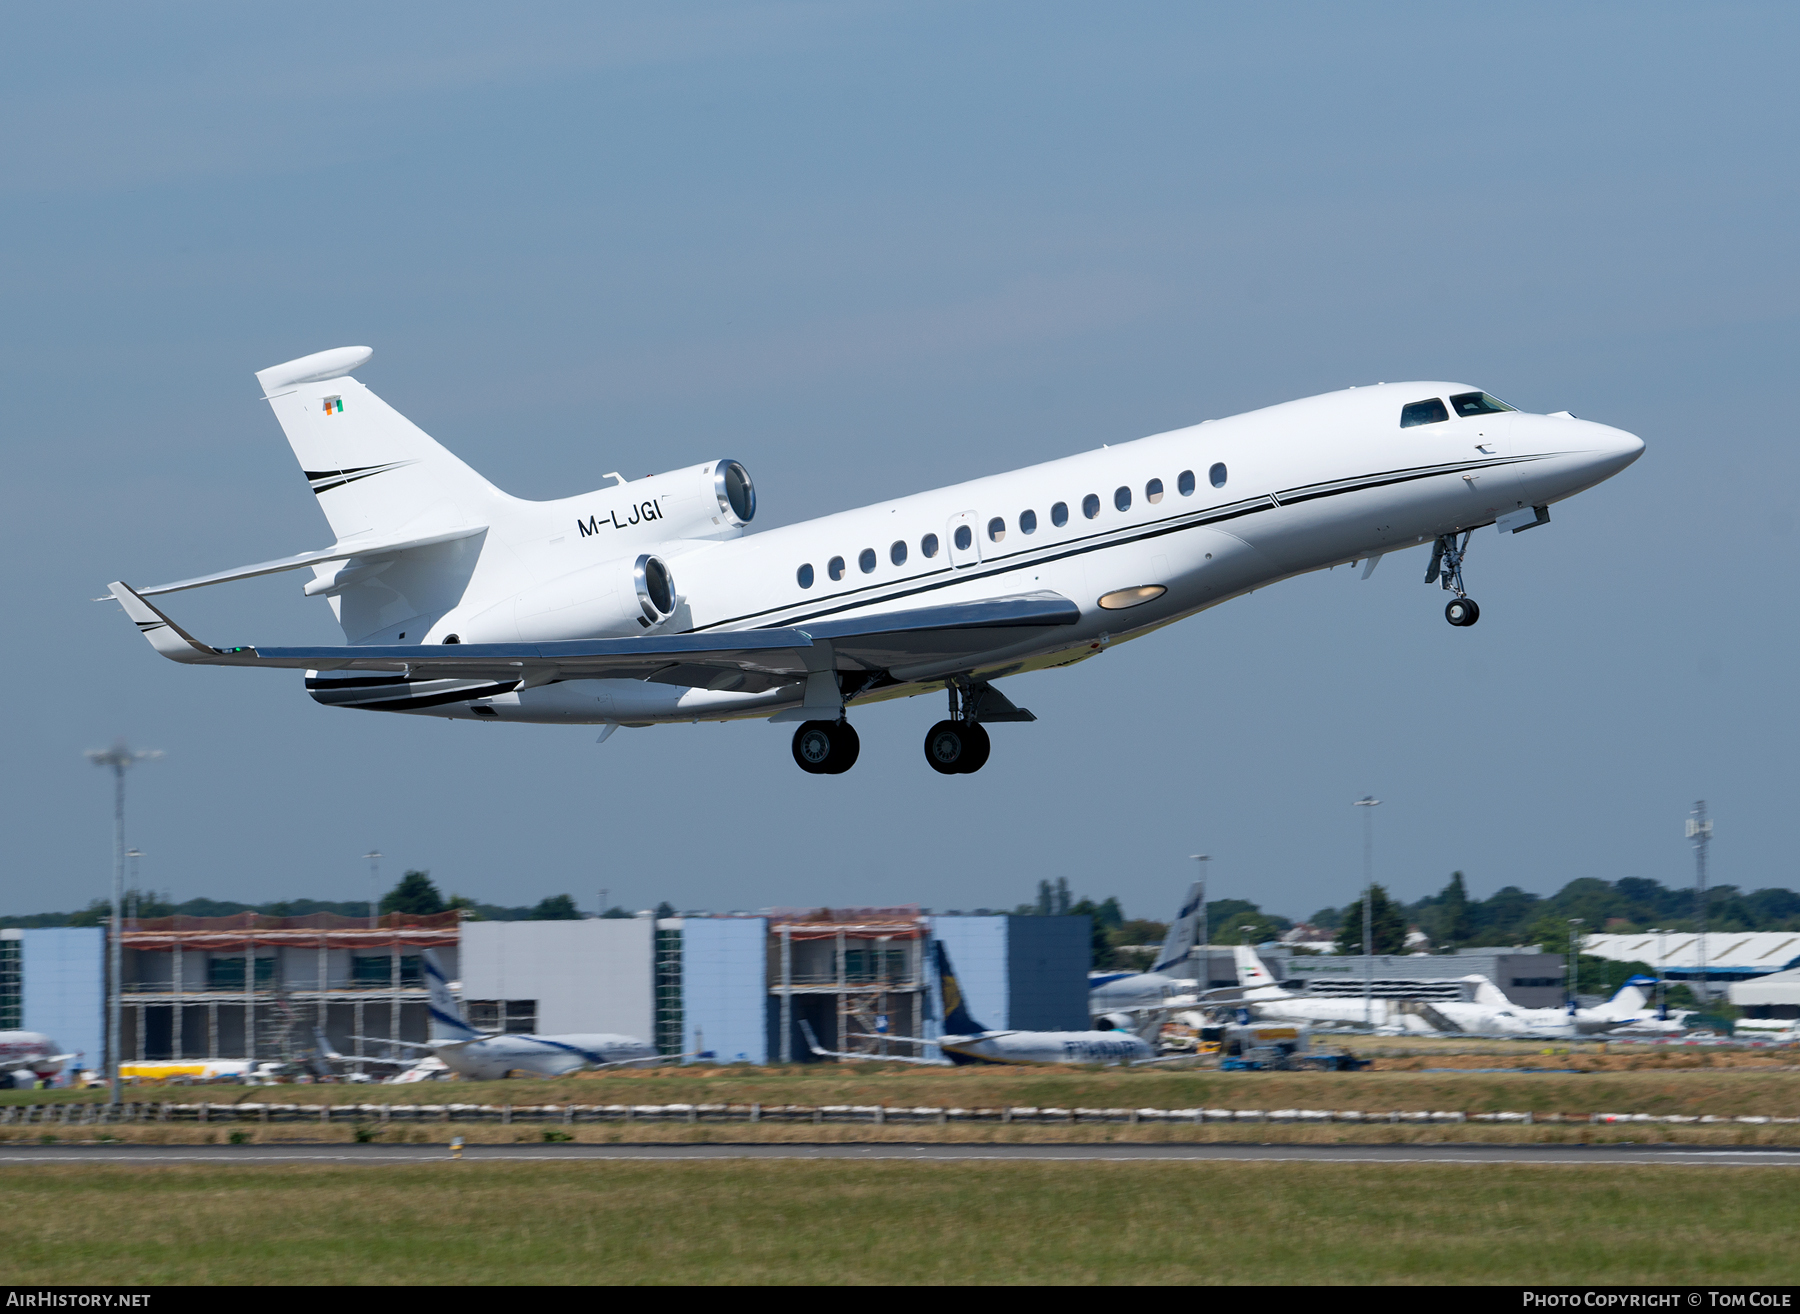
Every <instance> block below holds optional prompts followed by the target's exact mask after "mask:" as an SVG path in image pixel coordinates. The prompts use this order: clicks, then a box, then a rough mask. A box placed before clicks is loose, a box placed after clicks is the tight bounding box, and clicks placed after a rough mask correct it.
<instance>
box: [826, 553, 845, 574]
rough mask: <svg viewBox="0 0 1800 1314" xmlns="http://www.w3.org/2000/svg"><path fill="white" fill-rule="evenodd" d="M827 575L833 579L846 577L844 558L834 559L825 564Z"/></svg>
mask: <svg viewBox="0 0 1800 1314" xmlns="http://www.w3.org/2000/svg"><path fill="white" fill-rule="evenodd" d="M825 573H826V574H827V575H829V576H831V577H832V578H833V579H842V578H843V577H844V559H843V558H842V557H833V558H832V559H831V560H830V561H827V562H826V563H825Z"/></svg>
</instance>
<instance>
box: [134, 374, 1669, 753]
mask: <svg viewBox="0 0 1800 1314" xmlns="http://www.w3.org/2000/svg"><path fill="white" fill-rule="evenodd" d="M371 354H372V352H371V350H370V349H369V348H367V347H340V348H336V349H334V350H331V351H324V352H320V353H317V354H316V355H312V356H305V357H302V358H300V359H299V360H293V361H288V362H287V363H285V364H282V365H276V366H272V367H271V368H269V369H265V370H262V371H260V372H259V373H258V374H257V379H258V381H259V382H260V383H261V384H262V387H263V392H264V396H265V399H266V400H267V401H268V403H269V405H270V407H271V409H272V410H273V411H274V413H275V417H276V419H277V420H278V421H279V422H280V424H281V427H282V429H283V431H284V432H285V433H286V435H287V438H288V442H289V444H290V445H291V446H292V448H293V450H294V454H295V456H296V457H297V458H298V459H299V462H300V466H301V468H302V470H303V471H304V472H305V474H306V478H307V481H308V483H309V484H310V485H311V487H312V490H313V493H314V494H315V495H316V497H317V499H318V503H319V508H320V510H321V511H323V512H324V514H325V518H326V520H327V522H328V523H329V525H330V527H331V529H332V531H333V533H334V534H335V537H336V541H335V542H334V543H333V544H332V545H331V546H330V547H328V548H322V549H319V550H316V551H311V552H302V553H299V554H297V555H294V556H289V557H282V558H279V559H276V560H272V561H264V562H259V563H257V564H255V565H250V566H243V567H240V568H237V569H234V570H226V571H220V572H218V573H215V574H210V575H202V576H198V577H196V578H192V579H183V580H177V581H175V582H173V583H169V584H160V585H156V586H154V587H150V588H133V587H131V586H130V585H128V584H126V583H123V582H118V583H114V584H113V585H112V586H111V594H112V596H113V597H115V598H117V599H118V601H119V602H120V604H121V605H122V606H123V607H124V609H125V611H126V613H127V614H128V615H129V616H130V617H131V619H132V620H133V621H135V622H136V623H137V625H138V627H139V628H140V629H141V630H142V631H143V632H144V634H145V636H146V637H147V638H148V639H149V641H150V643H151V644H152V645H153V646H154V647H155V648H156V650H157V651H158V652H160V653H162V654H163V655H164V656H166V657H169V658H172V659H173V660H175V661H178V662H184V663H190V664H196V665H210V666H264V667H277V668H290V669H298V670H304V671H305V672H306V677H305V678H306V687H307V689H308V691H309V692H310V693H311V695H312V697H313V698H314V699H315V700H317V701H318V702H320V703H322V704H324V705H326V706H329V707H354V708H365V709H371V710H378V711H390V712H411V713H416V714H422V715H427V716H441V717H449V718H454V719H462V720H473V721H493V722H508V721H517V722H537V723H550V724H570V723H576V724H589V725H601V726H604V727H605V729H604V730H603V731H602V734H601V738H602V739H604V738H606V736H607V735H609V734H611V733H612V731H613V730H614V729H615V728H616V727H618V726H620V725H628V726H646V725H653V724H657V723H663V722H670V723H672V722H683V721H705V720H728V719H734V718H743V717H766V718H768V719H769V720H771V721H780V722H799V723H800V725H799V727H798V729H797V730H796V731H795V733H794V739H793V755H794V760H795V761H796V762H797V763H798V764H799V766H800V767H801V769H802V770H805V771H808V772H812V773H814V774H836V773H839V772H842V771H846V770H848V769H849V768H850V766H851V765H852V764H853V763H854V762H855V761H856V757H857V753H858V745H859V741H858V738H857V734H856V731H855V730H854V729H853V728H852V727H851V725H850V723H849V721H848V719H847V713H848V712H849V711H850V710H852V709H854V708H857V707H861V706H863V705H866V704H868V703H872V702H877V701H881V700H884V699H891V698H901V697H909V696H913V695H917V694H924V693H930V692H933V691H938V692H947V694H948V708H949V715H948V716H947V717H946V719H944V720H941V721H939V722H937V723H936V724H935V725H933V726H932V727H931V729H930V730H929V731H928V732H927V734H926V737H925V757H926V760H927V761H928V762H929V763H930V765H931V766H932V768H933V769H934V770H937V771H939V772H942V773H943V774H946V775H955V774H960V773H968V772H972V771H977V770H979V769H980V768H981V766H982V764H983V763H985V762H986V760H987V756H988V750H989V738H988V732H987V729H986V726H987V725H989V724H991V723H994V722H1005V721H1031V720H1034V719H1035V718H1034V717H1033V716H1032V714H1031V713H1030V712H1028V711H1026V710H1024V709H1022V708H1019V707H1016V706H1014V705H1013V703H1012V702H1011V701H1010V700H1009V699H1008V698H1007V697H1006V696H1005V695H1004V694H1003V693H1001V692H1000V691H999V690H998V689H997V688H995V687H994V684H993V682H994V681H995V680H998V679H1000V678H1001V677H1003V676H1008V675H1015V674H1018V673H1020V672H1024V671H1034V670H1043V669H1047V668H1050V667H1059V666H1068V665H1071V664H1073V663H1075V662H1079V661H1084V660H1086V659H1089V658H1092V657H1094V656H1097V655H1099V654H1101V653H1103V652H1105V651H1106V650H1107V648H1108V647H1109V646H1110V645H1112V644H1116V643H1121V642H1123V641H1125V640H1127V639H1133V638H1137V637H1139V636H1141V635H1144V634H1148V633H1150V632H1151V631H1153V630H1156V629H1159V628H1161V627H1162V626H1164V625H1168V624H1171V623H1173V622H1175V621H1178V620H1181V619H1183V618H1184V617H1187V616H1191V615H1193V614H1195V613H1196V612H1200V611H1204V610H1205V609H1207V608H1209V607H1213V606H1217V605H1218V604H1219V603H1221V602H1224V601H1226V600H1228V599H1230V598H1234V597H1238V596H1241V595H1243V594H1245V593H1249V592H1251V591H1253V590H1255V589H1259V588H1263V587H1265V586H1267V585H1269V584H1273V583H1276V582H1277V581H1280V580H1284V579H1288V578H1291V577H1293V576H1296V575H1301V574H1305V573H1307V572H1309V571H1315V570H1322V569H1325V568H1327V567H1331V566H1338V565H1345V564H1353V563H1355V562H1358V561H1363V562H1366V563H1367V564H1366V566H1365V568H1364V571H1363V573H1364V576H1365V577H1367V575H1368V574H1369V573H1370V572H1371V571H1373V569H1374V568H1375V565H1376V563H1377V562H1379V561H1380V560H1381V558H1382V556H1383V555H1384V554H1386V553H1390V552H1396V551H1399V550H1401V549H1403V548H1409V547H1413V546H1417V545H1423V544H1431V545H1432V551H1431V561H1430V566H1429V568H1428V569H1427V571H1426V575H1425V582H1426V583H1427V584H1431V583H1437V584H1440V585H1441V586H1442V587H1443V588H1444V589H1445V590H1447V591H1448V592H1449V593H1450V594H1451V597H1450V599H1449V601H1448V602H1447V604H1446V606H1445V609H1444V614H1445V616H1446V618H1447V619H1448V620H1449V622H1450V623H1451V624H1452V625H1456V626H1469V625H1473V624H1474V623H1475V622H1476V620H1477V619H1479V616H1480V609H1479V608H1478V607H1477V606H1476V604H1475V602H1474V600H1473V599H1472V598H1470V597H1469V596H1468V593H1467V591H1466V589H1465V587H1464V570H1465V560H1466V554H1467V552H1468V549H1469V545H1470V541H1471V536H1472V535H1473V533H1474V531H1475V530H1477V529H1480V528H1482V527H1484V526H1487V525H1497V526H1498V527H1499V530H1500V532H1501V533H1503V534H1511V533H1519V532H1521V531H1523V530H1526V529H1531V528H1534V527H1536V526H1539V525H1543V524H1545V523H1547V522H1548V521H1549V518H1550V512H1549V507H1550V506H1551V505H1552V504H1554V503H1556V502H1559V501H1561V500H1563V499H1565V498H1568V497H1572V496H1574V495H1575V494H1576V493H1579V492H1581V491H1583V490H1584V489H1587V488H1591V487H1593V486H1594V485H1595V484H1598V483H1599V482H1601V481H1602V480H1604V479H1607V478H1610V477H1611V476H1612V475H1614V474H1617V473H1618V472H1619V471H1620V470H1622V469H1624V468H1625V467H1626V466H1628V465H1630V464H1631V463H1632V462H1633V461H1634V460H1636V459H1637V457H1638V456H1639V454H1640V453H1641V452H1642V451H1643V446H1644V445H1643V443H1642V441H1640V440H1639V439H1638V438H1636V437H1634V436H1633V435H1631V434H1629V433H1625V432H1623V431H1621V430H1619V429H1614V428H1609V427H1608V426H1606V425H1603V424H1595V423H1592V422H1590V421H1587V420H1579V419H1576V418H1575V417H1574V416H1573V415H1571V414H1569V413H1568V412H1566V411H1563V412H1558V413H1556V414H1553V415H1533V414H1527V413H1525V412H1523V411H1520V410H1517V409H1516V408H1514V407H1512V406H1510V405H1508V404H1507V403H1505V402H1503V401H1500V400H1499V399H1498V398H1496V397H1494V396H1493V395H1492V394H1490V393H1487V392H1484V391H1482V390H1481V389H1479V388H1476V387H1473V386H1471V385H1469V384H1464V383H1452V382H1414V383H1383V384H1376V385H1373V386H1369V387H1359V388H1351V389H1348V390H1346V391H1342V392H1334V393H1327V394H1325V395H1322V396H1317V397H1309V398H1306V399H1304V400H1301V401H1293V402H1287V403H1284V404H1282V405H1278V406H1271V407H1267V408H1265V409H1263V410H1257V411H1251V412H1248V413H1246V414H1242V415H1237V416H1233V417H1231V418H1228V419H1220V420H1216V421H1206V422H1203V423H1201V424H1197V425H1193V426H1190V427H1188V428H1184V429H1176V430H1173V431H1171V432H1168V433H1163V434H1157V435H1155V436H1153V437H1149V438H1141V439H1138V440H1137V441H1135V442H1128V443H1121V444H1118V445H1117V446H1109V447H1102V448H1101V449H1099V450H1098V451H1090V452H1084V453H1081V454H1079V455H1076V456H1069V457H1064V458H1062V459H1060V460H1055V461H1050V462H1047V463H1045V464H1042V465H1035V466H1030V467H1028V468H1026V469H1023V470H1016V471H1013V472H1011V473H1009V474H999V475H991V476H988V477H985V478H980V479H975V480H971V481H969V482H967V483H961V484H956V485H952V486H950V487H947V488H941V489H937V490H935V491H932V492H927V493H917V494H914V495H912V496H909V497H902V498H897V499H895V500H893V501H889V502H882V503H879V504H877V505H874V506H866V507H862V508H860V509H858V510H854V511H844V512H839V513H838V514H835V515H828V516H825V517H822V518H820V519H816V520H808V521H804V522H802V523H798V524H793V525H788V526H785V527H783V528H780V529H775V530H771V531H768V532H766V533H759V534H756V535H752V536H748V537H746V536H745V535H744V531H745V529H746V528H747V527H748V526H749V524H750V523H751V521H752V520H753V519H754V517H755V514H756V491H755V487H754V485H753V484H752V482H751V479H750V475H749V473H748V472H747V471H746V470H745V468H744V467H743V466H742V465H741V464H739V463H738V462H736V461H732V460H713V461H706V462H703V463H701V464H698V465H691V466H688V467H686V468H684V469H680V470H673V471H670V472H668V473H665V474H658V475H651V476H648V477H646V478H642V479H637V480H627V479H625V478H624V477H623V476H619V475H615V476H613V478H614V479H615V480H616V482H615V483H614V484H613V485H612V486H611V487H608V488H602V489H599V490H596V491H594V492H590V493H583V494H580V495H578V496H575V497H569V498H562V499H558V500H553V501H547V502H531V501H525V500H522V499H519V498H516V497H511V496H509V495H507V494H506V493H503V492H501V491H500V490H499V489H497V488H495V487H494V486H493V485H492V484H490V483H489V482H488V481H487V480H485V479H483V478H482V477H481V476H480V475H478V474H477V473H475V471H474V470H472V469H470V468H469V467H468V466H467V465H465V464H463V462H461V461H460V460H458V459H457V458H456V457H455V456H453V455H451V454H450V453H449V452H448V451H446V450H445V449H444V448H442V447H440V446H439V445H438V444H437V443H436V442H434V441H433V440H432V439H431V438H429V437H428V436H426V434H425V433H424V432H423V431H421V430H420V429H419V428H417V427H416V426H415V425H413V424H411V423H410V422H409V421H407V420H406V419H405V418H404V417H402V416H401V415H400V414H399V413H398V412H396V411H395V410H393V409H392V408H391V407H390V406H388V405H387V403H385V402H384V401H382V400H381V399H380V398H379V397H377V396H376V395H375V394H374V393H372V392H370V391H369V390H368V389H367V388H366V387H364V386H363V385H362V384H361V383H359V382H358V381H356V380H355V379H353V378H351V377H350V375H351V372H352V371H354V370H356V369H358V368H359V367H361V366H362V365H363V364H364V363H365V362H366V361H367V360H368V359H369V357H370V356H371ZM306 568H310V569H311V571H312V578H311V579H310V580H309V581H307V583H306V585H305V588H304V590H303V592H304V593H305V594H306V596H308V597H323V598H325V599H327V600H328V602H329V604H330V606H331V608H332V610H333V612H334V613H335V614H336V616H337V619H338V621H339V623H340V625H341V626H342V628H343V631H344V636H345V639H346V644H345V645H344V646H336V647H306V648H292V647H290V648H275V647H263V646H260V645H259V646H247V645H240V646H234V647H224V648H216V647H213V646H211V645H209V644H205V643H202V642H200V641H199V640H198V639H195V638H193V637H192V636H191V635H189V634H188V633H187V632H186V631H184V630H183V629H182V628H181V627H180V626H179V625H177V624H176V623H175V622H174V621H173V620H171V619H170V618H169V617H168V616H166V615H165V614H164V613H163V612H161V611H160V610H159V609H158V608H157V607H156V605H155V604H153V603H151V602H150V601H149V599H150V598H152V597H155V596H158V595H161V594H166V593H174V592H177V591H180V590H182V589H191V588H199V587H201V586H203V585H210V584H219V583H223V582H225V581H228V580H237V579H247V578H250V577H253V576H258V575H266V574H271V573H274V572H278V571H286V570H300V569H306Z"/></svg>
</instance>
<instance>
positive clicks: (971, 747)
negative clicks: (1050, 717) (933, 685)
mask: <svg viewBox="0 0 1800 1314" xmlns="http://www.w3.org/2000/svg"><path fill="white" fill-rule="evenodd" d="M944 688H945V691H946V692H947V693H948V694H949V695H950V719H949V720H947V721H939V722H938V723H937V724H936V725H934V726H932V727H931V729H930V730H928V731H926V732H925V760H926V761H927V762H929V763H931V769H932V770H933V771H935V772H937V773H938V774H939V775H943V776H969V775H973V774H975V772H977V771H979V770H981V768H982V767H984V766H986V765H987V760H988V751H989V749H990V748H991V747H992V744H991V742H990V741H989V739H988V732H987V728H986V727H985V726H983V725H982V724H981V723H982V722H983V721H1035V720H1037V717H1035V716H1033V715H1032V714H1031V713H1030V712H1028V711H1026V710H1025V709H1024V708H1023V707H1015V706H1013V703H1012V700H1011V699H1009V698H1008V697H1007V696H1006V695H1005V694H1003V693H1001V692H1000V691H999V690H998V689H996V688H994V686H993V685H991V684H982V683H977V682H974V681H971V680H969V679H967V678H966V677H965V678H958V679H955V680H951V681H950V682H948V683H947V684H946V685H945V686H944Z"/></svg>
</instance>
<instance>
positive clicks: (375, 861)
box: [363, 849, 382, 931]
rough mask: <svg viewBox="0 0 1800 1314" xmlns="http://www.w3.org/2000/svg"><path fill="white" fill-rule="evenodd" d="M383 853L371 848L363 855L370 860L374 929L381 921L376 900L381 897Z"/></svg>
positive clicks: (371, 912)
mask: <svg viewBox="0 0 1800 1314" xmlns="http://www.w3.org/2000/svg"><path fill="white" fill-rule="evenodd" d="M381 856H382V855H381V854H380V853H378V852H376V851H375V850H374V849H370V850H369V851H368V852H367V853H365V854H363V857H365V858H367V859H368V860H369V929H370V930H371V931H373V930H374V929H375V928H376V927H377V926H379V925H380V924H381V923H380V921H379V920H378V919H377V918H378V915H377V913H376V912H375V901H376V900H377V899H379V898H380V897H381Z"/></svg>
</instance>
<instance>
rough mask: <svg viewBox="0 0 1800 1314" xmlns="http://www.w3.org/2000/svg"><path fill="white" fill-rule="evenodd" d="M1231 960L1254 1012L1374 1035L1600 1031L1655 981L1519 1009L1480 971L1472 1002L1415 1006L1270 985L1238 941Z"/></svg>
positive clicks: (1639, 1001) (1630, 1017) (1635, 1004)
mask: <svg viewBox="0 0 1800 1314" xmlns="http://www.w3.org/2000/svg"><path fill="white" fill-rule="evenodd" d="M1236 957H1237V968H1238V984H1239V985H1240V986H1241V987H1243V989H1242V994H1241V996H1240V998H1241V1002H1242V1004H1243V1006H1244V1007H1246V1008H1248V1009H1249V1011H1250V1012H1251V1014H1252V1015H1254V1016H1256V1017H1259V1018H1267V1019H1280V1020H1284V1021H1290V1022H1337V1023H1348V1024H1351V1025H1359V1024H1362V1023H1365V1022H1366V1023H1368V1024H1369V1025H1370V1026H1372V1027H1373V1028H1374V1029H1375V1030H1376V1031H1379V1032H1397V1033H1410V1034H1415V1035H1443V1034H1462V1035H1475V1036H1514V1037H1518V1038H1521V1039H1540V1040H1569V1039H1575V1038H1578V1037H1581V1036H1595V1035H1601V1034H1604V1033H1607V1032H1611V1031H1615V1030H1617V1029H1618V1028H1620V1027H1622V1026H1624V1025H1626V1024H1627V1023H1630V1022H1633V1021H1636V1020H1638V1019H1639V1017H1640V1016H1641V1010H1642V1009H1643V1006H1644V993H1643V991H1642V990H1641V989H1640V988H1639V987H1640V986H1641V985H1642V983H1643V982H1645V981H1650V982H1651V984H1655V982H1654V980H1653V979H1652V978H1649V977H1632V978H1631V980H1630V981H1628V982H1626V983H1625V985H1624V986H1623V987H1621V989H1620V990H1619V992H1618V993H1617V994H1615V995H1614V996H1613V997H1612V998H1611V999H1609V1000H1607V1001H1606V1002H1605V1003H1604V1004H1601V1005H1599V1006H1598V1007H1596V1008H1591V1009H1585V1008H1584V1009H1575V1010H1572V1011H1571V1010H1568V1009H1561V1008H1521V1007H1520V1006H1519V1005H1517V1004H1515V1003H1513V1001H1512V1000H1510V999H1508V998H1507V997H1506V995H1505V993H1504V992H1503V991H1502V990H1501V989H1500V987H1499V986H1497V985H1495V984H1494V983H1493V982H1492V981H1490V980H1488V979H1487V978H1486V977H1485V976H1465V977H1462V978H1460V980H1461V981H1463V982H1464V983H1466V987H1467V988H1469V989H1470V993H1471V994H1472V995H1473V996H1474V998H1473V999H1469V1000H1440V999H1433V1000H1430V1001H1429V1002H1428V1003H1427V1004H1425V1005H1424V1007H1422V1008H1417V1009H1416V1011H1414V1009H1409V1008H1408V1007H1407V1005H1408V1004H1411V1003H1413V1002H1414V1001H1409V1000H1405V999H1392V998H1373V999H1369V1000H1367V1001H1366V1002H1365V1001H1364V1000H1363V999H1361V998H1358V997H1356V996H1353V995H1340V996H1335V997H1320V996H1317V995H1304V994H1296V993H1294V992H1293V991H1291V990H1286V989H1283V988H1282V987H1281V986H1280V985H1278V984H1277V983H1276V981H1275V978H1274V976H1273V975H1271V974H1270V972H1269V969H1268V968H1267V967H1266V966H1264V964H1263V961H1262V959H1261V958H1260V957H1259V956H1258V955H1257V953H1256V950H1254V949H1252V948H1250V947H1249V946H1247V945H1239V946H1238V947H1237V949H1236ZM1384 984H1385V983H1384ZM1415 1007H1416V1006H1415ZM1653 1011H1654V1010H1652V1012H1653ZM1434 1022H1435V1023H1436V1025H1434Z"/></svg>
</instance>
